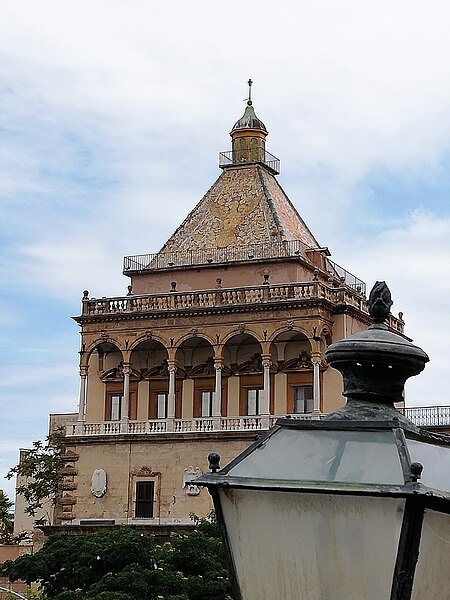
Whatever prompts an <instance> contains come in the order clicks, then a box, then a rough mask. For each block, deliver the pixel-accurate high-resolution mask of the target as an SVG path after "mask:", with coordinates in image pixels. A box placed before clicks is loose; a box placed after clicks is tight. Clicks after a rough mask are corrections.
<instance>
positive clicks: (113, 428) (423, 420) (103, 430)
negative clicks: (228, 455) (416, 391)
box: [66, 406, 450, 437]
mask: <svg viewBox="0 0 450 600" xmlns="http://www.w3.org/2000/svg"><path fill="white" fill-rule="evenodd" d="M400 412H402V413H403V414H405V415H406V416H407V417H408V418H409V419H411V421H412V422H413V423H414V424H415V425H417V426H418V427H450V406H421V407H411V408H403V409H400ZM285 416H286V415H278V416H268V415H264V416H241V417H206V418H200V417H199V418H192V419H149V420H146V421H128V422H121V421H101V422H97V423H85V422H82V421H73V422H69V423H67V428H66V436H67V437H73V436H83V437H98V436H115V435H123V434H126V435H128V434H130V435H160V434H166V433H171V434H185V433H188V434H189V433H194V434H195V433H212V432H226V431H230V432H233V431H234V432H239V431H265V430H267V429H269V427H272V426H273V425H274V424H275V422H276V420H277V419H279V418H281V417H285ZM323 416H324V415H323V414H322V413H319V414H317V413H304V414H291V415H289V417H290V418H291V419H303V420H304V419H307V420H314V419H321V418H322V417H323Z"/></svg>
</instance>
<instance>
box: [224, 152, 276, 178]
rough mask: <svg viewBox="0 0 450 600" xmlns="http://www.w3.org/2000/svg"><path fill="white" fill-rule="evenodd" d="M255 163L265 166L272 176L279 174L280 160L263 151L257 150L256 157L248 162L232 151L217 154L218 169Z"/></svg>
mask: <svg viewBox="0 0 450 600" xmlns="http://www.w3.org/2000/svg"><path fill="white" fill-rule="evenodd" d="M255 163H260V164H263V165H265V166H266V167H267V168H268V169H269V171H270V172H271V173H273V174H274V175H279V173H280V164H281V163H280V159H279V158H277V157H276V156H274V155H273V154H271V153H270V152H268V151H267V150H265V149H261V148H259V149H258V150H257V156H255V157H254V158H253V159H252V158H250V160H248V159H247V158H244V157H243V156H242V155H241V153H240V152H235V151H234V150H226V151H224V152H219V167H220V168H221V169H223V168H226V167H233V166H234V167H237V166H240V165H243V164H247V165H248V164H255Z"/></svg>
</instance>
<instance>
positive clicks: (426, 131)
mask: <svg viewBox="0 0 450 600" xmlns="http://www.w3.org/2000/svg"><path fill="white" fill-rule="evenodd" d="M449 22H450V4H449V3H448V0H428V1H427V2H423V0H416V1H415V0H389V1H388V0H376V1H375V0H373V1H371V0H340V1H339V2H336V1H335V0H296V1H291V0H279V1H278V2H276V3H274V2H273V1H271V2H268V1H266V0H258V1H254V0H241V1H240V2H237V1H235V0H228V2H213V1H211V0H192V1H191V2H185V1H181V0H171V1H170V0H168V1H166V2H154V1H152V0H145V1H143V0H126V1H125V0H121V1H119V0H89V1H87V0H77V1H74V0H32V1H27V0H15V1H14V2H11V1H10V0H0V93H1V95H0V150H1V155H0V285H1V293H0V408H1V413H0V488H3V489H5V491H6V492H7V493H8V494H9V495H10V497H13V495H14V483H13V482H12V481H9V482H7V481H6V480H4V479H3V476H4V474H5V473H6V472H7V471H8V469H9V468H10V467H11V466H13V465H15V464H16V463H17V460H18V453H19V448H21V447H29V446H30V444H31V443H32V441H33V440H36V439H43V438H44V437H45V435H46V433H47V428H48V414H49V413H51V412H75V411H76V410H77V402H78V393H79V375H78V354H77V353H78V350H79V344H80V339H79V330H78V326H77V324H76V323H75V322H74V321H73V320H72V319H71V317H72V316H75V315H78V314H80V310H81V304H80V300H81V297H82V294H83V290H84V289H87V290H89V293H90V295H91V296H96V297H99V296H122V295H125V294H126V292H127V285H128V283H129V280H128V278H126V277H125V276H123V275H122V260H123V257H124V256H127V255H134V254H146V253H152V252H157V251H158V250H159V249H160V247H161V246H162V245H163V243H164V242H165V241H166V239H167V238H168V237H169V236H170V235H171V234H172V232H173V231H174V230H175V229H176V227H177V226H178V225H179V224H180V223H181V222H182V220H183V219H184V218H185V216H186V215H187V214H188V212H189V211H190V210H191V209H192V208H193V207H194V206H195V204H196V203H197V202H198V201H199V200H200V199H201V197H202V196H203V195H204V193H205V192H206V191H207V190H208V189H209V187H210V185H211V184H212V183H213V182H214V181H215V179H216V178H217V177H218V175H219V174H220V170H219V169H218V167H217V157H218V152H219V151H224V150H229V149H230V138H229V135H228V134H229V131H230V129H231V127H232V125H233V124H234V122H235V121H236V120H237V119H238V118H239V117H240V116H241V115H242V113H243V111H244V108H245V102H244V99H246V97H247V80H248V79H249V77H251V78H252V80H253V82H254V85H253V101H254V107H255V111H256V113H257V115H258V117H260V118H261V119H262V120H263V121H264V123H265V124H266V126H267V128H268V129H269V132H270V133H269V137H268V140H267V148H268V150H269V151H270V152H272V154H275V155H276V156H278V157H280V158H281V174H280V175H279V177H278V179H279V181H280V183H281V185H282V186H283V188H284V189H285V190H286V192H287V194H288V195H289V197H290V199H291V200H292V202H293V203H294V205H295V206H296V208H297V210H298V211H299V213H300V214H301V215H302V217H303V219H304V220H305V221H306V223H307V224H308V226H309V227H310V229H311V230H312V232H313V234H314V235H315V237H316V239H318V241H319V242H320V244H322V245H324V246H328V247H329V249H330V250H331V252H332V259H333V260H334V261H335V262H337V263H338V264H340V265H342V266H343V267H345V268H346V269H347V270H348V271H350V272H352V273H354V274H355V275H357V276H358V277H360V278H361V279H363V280H364V281H366V282H367V284H368V288H369V289H370V287H371V286H372V285H373V283H374V282H375V281H377V280H385V281H386V282H387V283H388V285H389V286H390V288H391V291H392V296H393V299H394V306H393V308H392V311H393V313H394V314H397V313H398V312H399V311H402V312H403V313H404V319H405V321H406V326H405V333H406V334H407V335H409V336H410V337H411V338H413V339H414V342H415V343H416V344H417V345H419V346H421V347H422V348H423V349H424V350H425V351H426V352H427V353H428V354H429V356H430V359H431V360H430V363H429V364H428V365H427V367H426V369H425V371H424V373H423V374H422V375H420V376H418V377H416V378H413V379H412V380H411V381H410V382H409V383H408V384H407V392H406V393H407V396H406V398H407V403H408V404H409V405H410V406H428V405H442V404H450V392H449V389H450V385H449V384H450V374H449V373H450V366H449V365H450V351H449V347H450V344H449V342H448V337H449V334H450V310H449V304H450V300H449V299H450V35H449V33H448V23H449Z"/></svg>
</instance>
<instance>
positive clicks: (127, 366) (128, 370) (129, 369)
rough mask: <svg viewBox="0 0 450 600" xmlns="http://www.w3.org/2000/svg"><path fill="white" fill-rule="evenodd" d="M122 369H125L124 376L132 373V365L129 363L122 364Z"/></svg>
mask: <svg viewBox="0 0 450 600" xmlns="http://www.w3.org/2000/svg"><path fill="white" fill-rule="evenodd" d="M122 367H123V374H124V375H129V374H130V372H131V363H129V362H123V363H122Z"/></svg>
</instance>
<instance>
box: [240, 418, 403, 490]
mask: <svg viewBox="0 0 450 600" xmlns="http://www.w3.org/2000/svg"><path fill="white" fill-rule="evenodd" d="M229 475H230V476H235V477H256V478H263V479H279V480H286V479H287V480H293V481H336V482H342V483H384V484H404V482H405V479H404V475H403V470H402V467H401V463H400V458H399V455H398V451H397V446H396V443H395V438H394V435H393V434H392V432H391V431H317V430H313V431H308V430H296V429H287V428H285V429H283V428H281V429H279V430H278V431H277V432H275V433H274V434H273V435H272V436H271V437H270V438H269V439H268V440H267V441H266V442H265V443H264V444H263V445H261V446H259V447H258V448H257V449H255V450H254V451H253V452H252V453H251V454H249V455H248V456H247V457H246V458H244V459H243V460H242V461H241V462H240V463H238V464H237V465H235V466H234V467H233V468H232V469H230V471H229Z"/></svg>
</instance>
